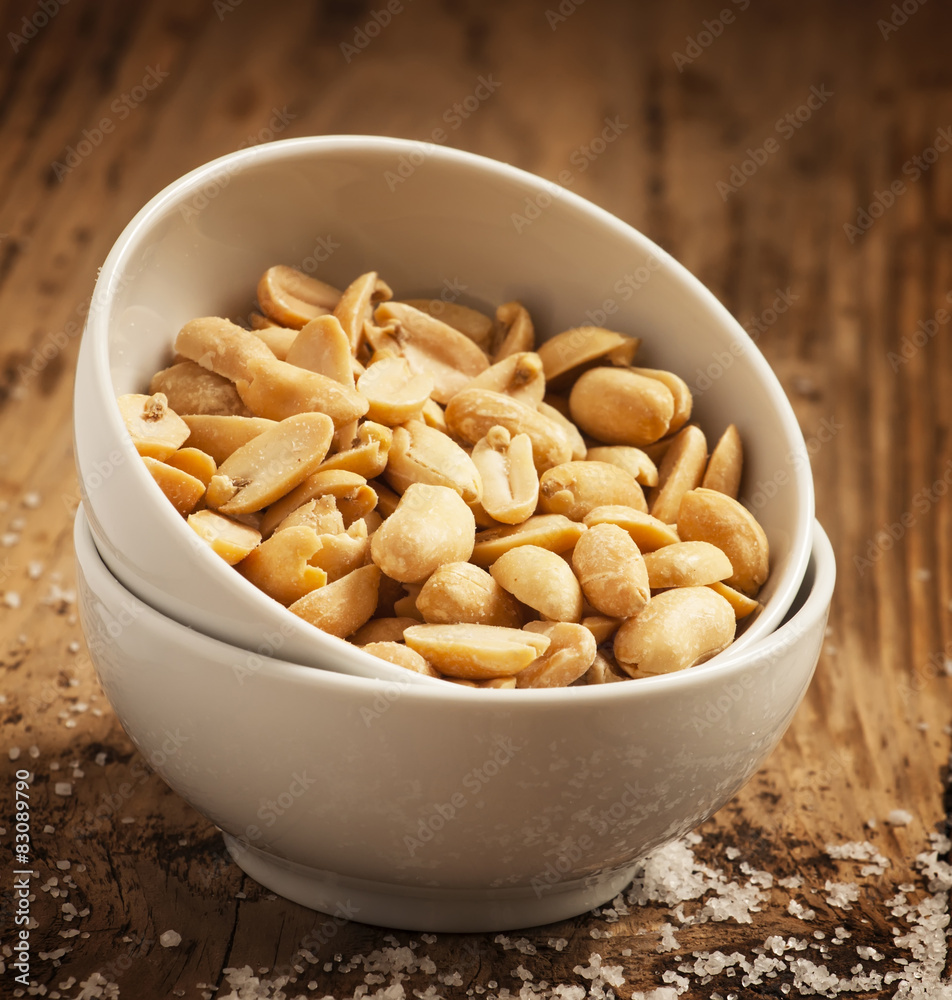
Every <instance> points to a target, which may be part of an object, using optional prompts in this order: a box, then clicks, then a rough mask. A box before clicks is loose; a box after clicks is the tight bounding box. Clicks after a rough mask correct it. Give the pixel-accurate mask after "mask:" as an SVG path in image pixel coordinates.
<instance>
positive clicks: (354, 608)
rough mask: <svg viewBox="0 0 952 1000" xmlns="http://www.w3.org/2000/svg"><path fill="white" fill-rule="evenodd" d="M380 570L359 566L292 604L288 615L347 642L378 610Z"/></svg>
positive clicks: (374, 567)
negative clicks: (294, 615)
mask: <svg viewBox="0 0 952 1000" xmlns="http://www.w3.org/2000/svg"><path fill="white" fill-rule="evenodd" d="M379 585H380V570H379V569H377V567H376V566H374V565H372V564H371V565H369V566H361V567H360V569H355V570H354V571H353V572H352V573H348V574H347V576H342V577H341V578H340V579H339V580H335V581H334V582H333V583H329V584H327V585H326V586H324V587H318V588H317V590H312V591H311V592H310V593H309V594H305V595H304V597H302V598H300V599H299V600H297V601H295V602H294V603H293V604H292V605H291V606H290V608H289V609H288V610H289V611H293V612H294V614H296V615H297V616H298V617H299V618H303V619H304V620H305V621H308V622H310V623H311V624H312V625H316V626H317V627H318V628H319V629H321V630H322V631H324V632H328V633H330V634H331V635H336V636H339V637H340V638H341V639H344V638H346V637H347V636H349V635H350V634H351V633H352V632H356V631H357V629H359V628H360V626H361V625H363V624H364V623H365V622H366V621H367V619H368V618H369V617H370V616H371V615H372V614H373V613H374V609H375V608H376V607H377V588H378V587H379Z"/></svg>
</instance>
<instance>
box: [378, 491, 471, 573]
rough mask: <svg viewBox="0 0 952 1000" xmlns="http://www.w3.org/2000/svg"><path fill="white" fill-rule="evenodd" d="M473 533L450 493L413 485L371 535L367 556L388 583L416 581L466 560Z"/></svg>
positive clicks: (460, 502)
mask: <svg viewBox="0 0 952 1000" xmlns="http://www.w3.org/2000/svg"><path fill="white" fill-rule="evenodd" d="M475 532H476V523H475V521H474V520H473V513H472V511H471V510H470V509H469V507H467V506H466V503H465V501H464V500H463V498H462V497H461V496H460V495H459V494H458V493H457V492H456V491H455V490H452V489H449V488H448V487H446V486H429V485H427V484H425V483H413V484H412V485H411V486H408V487H407V490H406V492H405V493H404V494H403V496H402V498H401V499H400V503H399V504H397V509H396V510H395V511H394V512H393V514H391V516H390V517H388V518H387V519H386V520H385V521H384V523H383V524H382V525H380V527H379V528H378V529H377V530H376V531H375V532H374V533H373V537H372V538H371V540H370V554H371V558H372V559H373V561H374V562H375V563H376V564H377V565H378V566H379V567H380V569H381V570H382V571H383V572H384V573H386V574H387V576H389V577H390V578H391V579H394V580H400V581H401V582H402V583H418V582H420V581H422V580H425V579H426V578H427V577H428V576H429V575H430V574H431V573H433V572H434V571H435V570H436V569H437V568H438V567H439V566H442V565H443V564H444V563H449V562H465V561H467V560H468V559H469V557H470V556H471V555H472V554H473V539H474V536H475Z"/></svg>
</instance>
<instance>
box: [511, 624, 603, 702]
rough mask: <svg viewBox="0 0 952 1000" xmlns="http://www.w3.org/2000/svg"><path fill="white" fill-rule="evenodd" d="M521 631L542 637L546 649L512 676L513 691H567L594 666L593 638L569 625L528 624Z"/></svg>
mask: <svg viewBox="0 0 952 1000" xmlns="http://www.w3.org/2000/svg"><path fill="white" fill-rule="evenodd" d="M525 631H527V632H535V633H537V634H539V635H544V636H546V637H547V638H548V639H549V640H550V642H549V648H548V649H547V650H546V651H545V652H544V653H543V654H542V655H541V656H539V657H538V658H537V659H536V660H533V662H532V663H530V664H529V666H528V667H526V668H525V670H520V671H519V673H518V674H516V687H517V688H547V687H568V686H569V684H571V683H573V682H574V681H577V680H578V679H579V678H580V677H581V676H582V675H583V674H584V673H585V672H586V671H587V670H588V668H589V667H590V666H591V665H592V664H593V663H594V662H595V654H596V653H597V652H598V647H597V646H596V645H595V637H594V636H593V635H592V633H591V632H590V631H589V630H588V629H587V628H585V627H584V626H582V625H574V624H572V623H571V622H529V624H528V625H526V626H525Z"/></svg>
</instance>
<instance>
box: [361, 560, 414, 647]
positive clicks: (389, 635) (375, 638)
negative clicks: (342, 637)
mask: <svg viewBox="0 0 952 1000" xmlns="http://www.w3.org/2000/svg"><path fill="white" fill-rule="evenodd" d="M385 580H386V577H381V578H380V586H381V590H382V589H383V586H384V581H385ZM400 589H401V592H402V590H403V588H402V587H401V588H400ZM382 596H383V595H382V594H381V597H382ZM378 610H379V602H378ZM419 623H420V620H419V618H371V619H370V621H369V622H367V624H366V625H362V626H361V627H360V628H359V629H357V631H356V632H355V633H354V634H353V635H352V636H351V637H350V641H351V642H352V643H354V644H355V645H357V646H366V645H367V643H368V642H403V630H404V629H406V628H409V627H410V626H411V625H418V624H419Z"/></svg>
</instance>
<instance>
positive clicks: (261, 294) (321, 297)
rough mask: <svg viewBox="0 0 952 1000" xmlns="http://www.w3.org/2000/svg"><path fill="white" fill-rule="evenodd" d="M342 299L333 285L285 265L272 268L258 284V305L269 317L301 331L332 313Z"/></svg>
mask: <svg viewBox="0 0 952 1000" xmlns="http://www.w3.org/2000/svg"><path fill="white" fill-rule="evenodd" d="M340 297H341V293H340V291H339V290H338V289H336V288H334V287H333V286H332V285H327V284H325V283H324V282H323V281H318V279H317V278H312V277H310V276H309V275H307V274H302V273H301V272H300V271H297V270H295V269H294V268H293V267H287V266H285V265H284V264H278V265H276V266H275V267H269V268H268V270H267V271H265V272H264V274H263V275H262V276H261V280H260V281H259V282H258V305H259V306H260V307H261V311H262V312H263V313H264V314H265V316H267V317H268V318H269V319H272V320H274V322H275V323H280V324H281V325H282V326H289V327H293V328H295V329H297V330H300V329H301V327H303V326H304V325H305V324H307V323H308V322H310V321H311V320H312V319H314V318H315V317H317V316H323V315H325V314H326V313H329V312H330V311H331V310H332V309H333V308H334V307H335V306H336V305H337V303H338V302H339V301H340Z"/></svg>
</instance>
